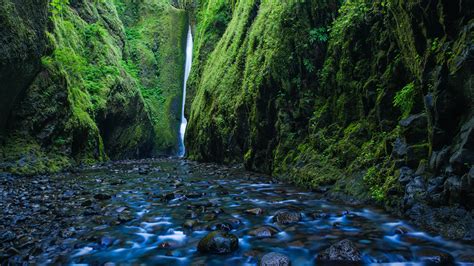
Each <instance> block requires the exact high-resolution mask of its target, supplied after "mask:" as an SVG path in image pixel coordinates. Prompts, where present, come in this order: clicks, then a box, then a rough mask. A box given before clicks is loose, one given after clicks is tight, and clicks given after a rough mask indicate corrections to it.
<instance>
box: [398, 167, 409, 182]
mask: <svg viewBox="0 0 474 266" xmlns="http://www.w3.org/2000/svg"><path fill="white" fill-rule="evenodd" d="M412 178H413V170H412V169H411V168H410V167H406V166H405V167H402V168H400V176H399V177H398V182H400V184H402V185H406V184H408V183H409V182H410V181H411V180H412Z"/></svg>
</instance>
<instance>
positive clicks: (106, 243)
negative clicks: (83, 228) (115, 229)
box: [100, 236, 115, 247]
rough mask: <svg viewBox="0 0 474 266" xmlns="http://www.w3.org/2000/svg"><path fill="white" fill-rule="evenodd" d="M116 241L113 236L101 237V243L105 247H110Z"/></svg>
mask: <svg viewBox="0 0 474 266" xmlns="http://www.w3.org/2000/svg"><path fill="white" fill-rule="evenodd" d="M114 242H115V239H114V238H112V237H108V236H103V237H102V238H101V239H100V245H101V246H103V247H110V246H112V244H113V243H114Z"/></svg>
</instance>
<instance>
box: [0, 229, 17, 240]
mask: <svg viewBox="0 0 474 266" xmlns="http://www.w3.org/2000/svg"><path fill="white" fill-rule="evenodd" d="M15 238H16V234H15V233H14V232H13V231H9V230H5V231H2V232H0V242H8V241H13V240H15Z"/></svg>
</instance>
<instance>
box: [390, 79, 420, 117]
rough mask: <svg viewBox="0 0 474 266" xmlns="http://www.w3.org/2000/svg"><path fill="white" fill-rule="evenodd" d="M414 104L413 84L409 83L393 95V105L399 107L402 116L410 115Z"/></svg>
mask: <svg viewBox="0 0 474 266" xmlns="http://www.w3.org/2000/svg"><path fill="white" fill-rule="evenodd" d="M414 104H415V84H414V83H413V82H411V83H409V84H408V85H406V86H405V87H403V89H401V90H400V91H399V92H397V94H396V95H395V98H394V99H393V106H395V107H398V108H400V111H401V112H402V115H403V117H407V116H408V115H410V112H411V110H412V109H413V105H414Z"/></svg>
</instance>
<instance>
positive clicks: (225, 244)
mask: <svg viewBox="0 0 474 266" xmlns="http://www.w3.org/2000/svg"><path fill="white" fill-rule="evenodd" d="M238 248H239V239H238V238H237V236H235V235H233V234H229V233H226V232H221V231H214V232H211V233H209V234H208V235H207V236H205V237H204V238H203V239H201V241H199V244H198V251H199V252H202V253H211V254H226V253H231V252H233V251H235V250H237V249H238Z"/></svg>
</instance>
